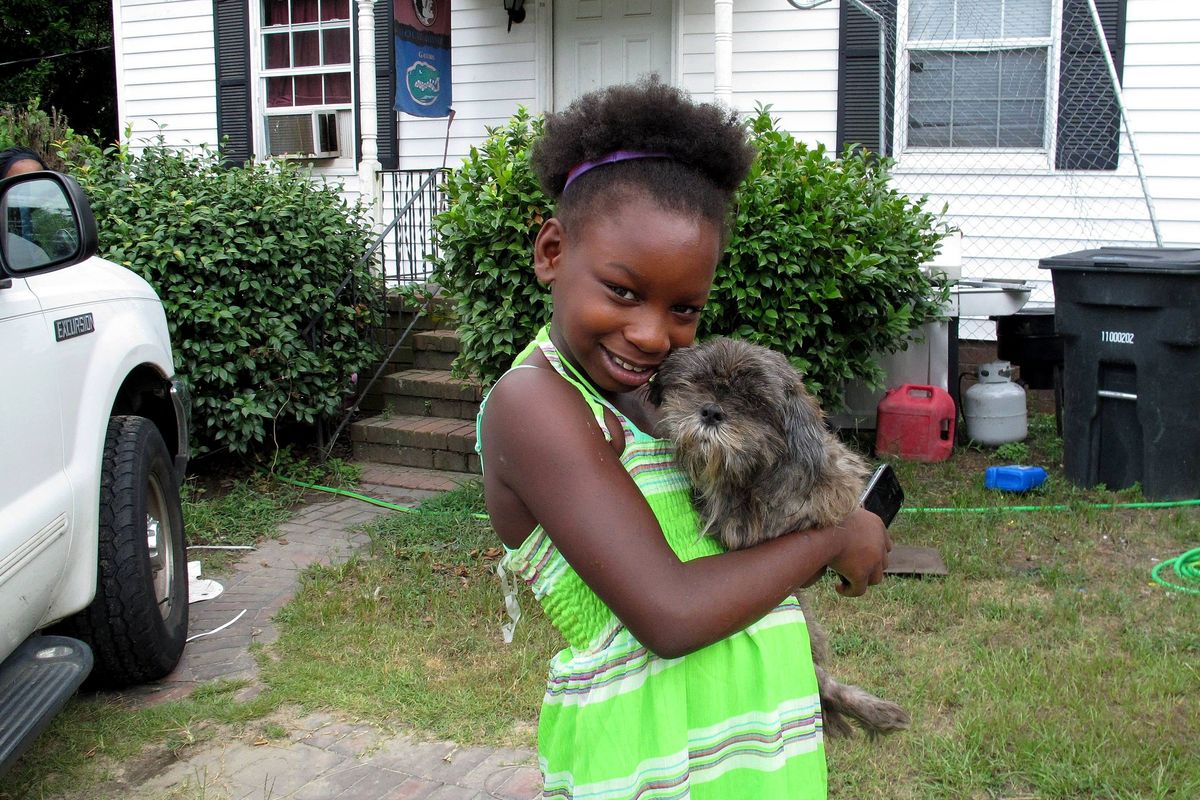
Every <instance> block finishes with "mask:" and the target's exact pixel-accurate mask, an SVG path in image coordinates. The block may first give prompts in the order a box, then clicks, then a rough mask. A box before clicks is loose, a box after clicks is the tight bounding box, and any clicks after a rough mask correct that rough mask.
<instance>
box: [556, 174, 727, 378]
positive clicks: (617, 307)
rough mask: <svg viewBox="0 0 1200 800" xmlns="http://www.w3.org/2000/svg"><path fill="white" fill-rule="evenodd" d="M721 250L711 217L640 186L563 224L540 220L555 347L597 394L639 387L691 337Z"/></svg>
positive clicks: (706, 297) (694, 334)
mask: <svg viewBox="0 0 1200 800" xmlns="http://www.w3.org/2000/svg"><path fill="white" fill-rule="evenodd" d="M720 256H721V241H720V231H719V230H718V228H717V226H715V225H713V224H712V223H711V222H709V221H708V220H705V219H701V218H698V217H692V216H686V215H681V214H679V213H677V212H674V211H665V210H663V209H662V208H661V207H659V206H658V205H656V204H655V203H653V202H652V201H650V200H648V199H646V198H644V197H642V196H640V195H635V196H634V197H633V198H632V199H629V200H626V201H625V202H620V203H614V204H613V211H612V212H611V213H608V214H605V215H604V216H602V217H597V218H594V219H589V220H588V221H587V222H586V224H583V225H578V224H577V225H575V226H574V227H573V229H572V230H570V231H567V230H566V229H565V228H564V227H563V225H562V223H561V222H560V221H559V220H558V219H550V220H547V221H546V223H545V224H544V225H543V226H542V229H541V232H540V233H539V234H538V238H537V242H536V243H535V245H534V268H535V270H536V272H537V276H538V280H540V281H541V282H542V283H544V284H547V285H548V286H550V289H551V294H552V296H553V298H554V316H553V318H552V321H551V323H550V338H551V340H552V341H553V342H554V346H555V347H556V348H557V349H558V351H559V352H560V353H561V354H562V356H563V357H564V358H566V359H568V360H569V361H570V362H571V363H572V364H573V365H574V366H575V367H576V368H578V369H579V370H580V371H582V372H583V373H584V374H585V375H587V376H588V377H589V378H590V379H591V381H592V383H593V384H595V386H596V387H597V388H598V389H599V390H600V391H601V392H602V393H605V394H618V393H622V392H628V391H631V390H633V389H636V388H638V387H639V386H643V385H644V384H645V383H646V382H647V381H648V380H650V377H651V375H653V374H654V370H655V368H657V367H658V365H659V364H661V363H662V361H663V359H665V358H666V357H667V354H668V353H669V352H670V351H671V350H672V349H673V348H676V347H687V346H688V345H690V344H691V343H692V341H693V340H694V339H695V337H696V325H697V324H698V323H699V321H700V309H701V308H702V307H703V306H704V303H705V301H706V300H707V299H708V292H709V289H710V288H711V287H712V280H713V273H714V272H715V271H716V267H717V262H718V260H719V259H720Z"/></svg>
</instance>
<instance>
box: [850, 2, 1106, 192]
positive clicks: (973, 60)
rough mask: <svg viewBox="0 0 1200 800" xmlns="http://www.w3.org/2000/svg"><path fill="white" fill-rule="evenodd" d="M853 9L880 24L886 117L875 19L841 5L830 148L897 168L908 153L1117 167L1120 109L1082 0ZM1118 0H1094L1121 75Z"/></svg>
mask: <svg viewBox="0 0 1200 800" xmlns="http://www.w3.org/2000/svg"><path fill="white" fill-rule="evenodd" d="M860 2H861V3H862V4H865V5H867V6H868V7H870V8H871V9H873V10H874V11H876V12H877V13H878V14H879V15H881V16H882V18H883V25H884V26H885V29H886V30H885V35H886V42H887V47H886V48H885V50H884V54H883V58H884V64H883V66H884V71H883V75H884V81H885V87H884V88H885V93H884V94H885V100H884V112H885V113H884V114H883V115H882V117H881V115H880V111H879V110H880V92H879V80H880V79H879V74H880V71H879V67H880V53H879V47H878V33H879V24H878V23H877V22H876V20H874V19H872V17H871V16H869V15H867V14H864V13H863V12H862V11H861V10H860V9H859V8H857V5H858V4H856V3H854V2H850V0H843V3H842V10H841V42H840V48H839V49H840V59H839V65H840V70H839V87H838V88H839V96H838V146H839V148H841V147H842V146H843V145H844V144H845V143H847V142H849V143H857V144H861V145H863V146H865V147H867V148H869V149H871V150H873V151H882V152H884V153H887V154H890V155H898V156H899V157H900V159H901V161H902V162H903V154H904V153H905V152H913V151H924V152H931V151H932V152H936V151H945V152H948V153H953V152H987V151H1002V152H1010V153H1016V152H1029V153H1041V154H1042V156H1041V157H1042V158H1043V159H1044V160H1045V161H1044V163H1053V166H1054V168H1056V169H1060V170H1112V169H1115V168H1116V166H1117V154H1118V133H1119V127H1118V126H1119V111H1118V108H1117V105H1116V101H1115V93H1114V92H1113V89H1112V86H1111V84H1110V82H1109V80H1108V73H1107V67H1106V65H1105V62H1104V54H1103V50H1102V49H1101V48H1102V47H1103V45H1102V44H1101V43H1100V42H1099V40H1098V39H1097V37H1096V35H1095V32H1094V27H1093V24H1092V18H1091V14H1090V9H1089V6H1088V0H899V2H897V0H860ZM1125 2H1126V0H1097V8H1098V11H1099V12H1100V17H1101V22H1102V25H1103V27H1104V29H1105V34H1106V37H1107V39H1108V42H1109V45H1110V47H1111V48H1112V52H1113V57H1114V61H1115V63H1116V65H1117V69H1118V75H1119V74H1120V69H1121V65H1122V57H1121V56H1122V53H1123V48H1124V27H1125V24H1124V23H1125ZM1055 79H1057V80H1055ZM1056 86H1057V92H1055V87H1056ZM893 111H894V112H895V117H896V118H895V120H893ZM1051 155H1052V156H1053V159H1052V162H1051V159H1050V156H1051Z"/></svg>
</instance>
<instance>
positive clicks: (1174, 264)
mask: <svg viewBox="0 0 1200 800" xmlns="http://www.w3.org/2000/svg"><path fill="white" fill-rule="evenodd" d="M1038 267H1039V268H1041V269H1051V270H1054V269H1061V270H1074V271H1081V270H1086V271H1089V272H1097V271H1101V272H1104V271H1113V272H1144V273H1153V274H1156V275H1161V274H1162V273H1165V272H1170V273H1173V274H1177V275H1200V248H1198V247H1101V248H1099V249H1098V250H1080V251H1079V252H1076V253H1066V254H1064V255H1061V256H1051V257H1049V258H1043V259H1042V260H1041V261H1039V262H1038Z"/></svg>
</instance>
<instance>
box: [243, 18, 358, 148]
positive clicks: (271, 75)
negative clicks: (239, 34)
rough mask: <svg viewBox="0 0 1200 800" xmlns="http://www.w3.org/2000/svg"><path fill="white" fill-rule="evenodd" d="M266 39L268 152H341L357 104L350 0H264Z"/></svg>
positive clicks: (263, 83)
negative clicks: (353, 91)
mask: <svg viewBox="0 0 1200 800" xmlns="http://www.w3.org/2000/svg"><path fill="white" fill-rule="evenodd" d="M261 43H262V47H261V56H260V63H259V77H260V81H259V84H258V85H259V86H260V87H261V89H262V97H263V98H264V103H263V105H264V106H265V127H264V133H265V137H264V138H265V142H266V147H265V150H266V153H268V154H270V155H274V156H286V155H292V156H299V157H319V158H332V157H336V156H338V155H341V152H340V148H339V141H341V140H344V139H346V138H348V136H339V133H340V129H341V128H342V127H343V126H344V125H345V126H348V125H349V121H350V114H351V109H352V103H353V96H352V94H351V86H352V84H353V81H352V75H351V69H352V62H353V59H352V57H351V47H350V0H263V1H262V25H261ZM348 133H349V131H347V134H348Z"/></svg>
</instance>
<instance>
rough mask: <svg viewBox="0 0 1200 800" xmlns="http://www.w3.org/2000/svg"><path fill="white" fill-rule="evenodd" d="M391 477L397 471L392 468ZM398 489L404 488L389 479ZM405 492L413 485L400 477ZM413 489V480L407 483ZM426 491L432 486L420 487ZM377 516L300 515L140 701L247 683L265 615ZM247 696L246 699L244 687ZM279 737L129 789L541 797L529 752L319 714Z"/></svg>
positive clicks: (356, 512)
mask: <svg viewBox="0 0 1200 800" xmlns="http://www.w3.org/2000/svg"><path fill="white" fill-rule="evenodd" d="M397 469H402V468H397ZM388 482H389V483H403V482H405V481H388ZM407 482H408V483H410V484H411V483H413V481H411V480H409V481H407ZM382 483H383V482H381V485H366V486H363V487H362V491H364V492H365V493H367V494H370V495H373V496H375V497H381V498H385V499H388V500H391V501H393V502H399V503H416V502H419V501H420V500H421V499H424V498H426V497H429V496H432V495H433V494H434V493H435V492H433V491H426V490H412V489H401V488H396V487H395V486H387V485H382ZM418 485H420V484H419V482H418ZM430 488H434V487H432V486H431V487H430ZM383 513H386V509H383V508H381V507H378V506H373V505H369V504H367V503H363V502H362V501H358V500H353V499H350V498H339V497H332V496H331V499H329V500H325V501H319V502H316V503H313V504H311V505H308V506H305V507H304V508H303V509H301V510H300V511H299V512H298V513H297V514H296V515H295V516H294V517H293V518H292V519H291V520H290V521H288V522H287V523H285V524H284V525H283V526H281V530H280V534H281V535H280V537H279V538H278V539H277V540H274V541H268V542H264V543H263V544H262V545H261V546H260V547H259V549H258V550H256V551H254V552H252V553H249V554H248V555H247V556H246V557H245V558H243V559H242V560H241V562H240V563H239V564H238V566H237V567H236V569H235V571H234V572H233V574H232V575H226V576H223V577H221V578H220V579H219V580H220V582H221V584H222V585H223V586H224V592H223V593H222V594H221V595H220V596H219V597H217V598H215V599H213V600H206V601H203V602H199V603H193V604H192V605H191V607H190V609H189V610H190V616H189V620H188V624H189V635H192V636H194V635H195V634H197V633H203V632H205V631H211V630H215V629H217V628H219V627H220V626H221V625H224V624H225V623H227V622H229V621H230V620H232V619H233V618H234V617H235V616H236V615H237V614H239V613H240V612H241V611H242V610H243V609H244V610H245V612H246V613H245V614H244V615H242V616H241V617H240V618H239V619H238V620H237V622H234V623H233V624H231V625H229V626H228V627H227V628H224V629H223V630H221V631H219V632H217V633H214V634H212V635H210V636H204V637H201V638H199V639H196V640H194V641H192V642H189V643H188V645H187V648H186V649H185V651H184V656H183V660H182V661H181V662H180V664H179V666H178V667H177V668H176V670H175V671H174V672H173V673H172V674H171V675H169V676H168V677H167V678H166V679H165V680H164V681H162V682H161V683H160V684H159V685H158V686H156V687H153V688H152V689H151V690H150V691H149V692H147V693H144V694H143V695H142V699H143V701H146V702H161V701H163V700H168V699H175V698H179V697H184V696H186V695H188V694H189V693H190V692H191V691H192V689H194V688H195V687H196V685H198V684H199V683H201V682H206V681H211V680H216V679H220V678H243V679H249V680H250V681H252V682H253V681H254V679H255V678H256V677H257V673H258V668H257V665H256V663H255V661H254V658H253V657H252V656H251V655H250V653H249V650H248V648H249V646H250V644H251V643H252V642H263V643H269V642H273V641H275V639H276V638H277V637H278V631H277V630H276V628H275V625H274V623H273V622H272V617H273V616H274V615H275V613H276V612H278V611H279V609H281V608H283V606H284V605H286V604H287V602H288V601H289V600H290V599H291V598H292V596H293V595H294V594H295V590H296V584H297V581H298V579H299V575H300V572H301V571H302V570H303V569H304V568H305V567H307V566H309V565H310V564H315V563H319V564H326V565H331V564H338V563H341V562H343V561H345V560H346V559H347V558H349V557H350V555H351V554H352V553H354V551H356V550H358V549H359V548H362V547H364V546H365V545H366V544H367V541H368V539H367V536H366V534H365V533H362V532H361V531H356V530H352V529H353V528H355V527H356V526H358V525H360V524H361V523H363V522H367V521H369V520H371V519H374V518H375V517H377V516H379V515H380V514H383ZM245 691H248V692H250V693H252V692H254V691H255V687H254V686H253V685H251V687H249V689H248V690H245ZM284 727H285V728H287V729H288V731H289V733H288V736H287V737H286V738H280V739H273V740H269V741H268V740H263V741H260V742H257V743H252V742H248V741H227V742H223V743H217V744H208V745H205V746H203V747H200V748H198V749H196V750H195V751H194V752H193V751H185V755H184V757H183V758H182V759H181V760H178V761H175V762H174V763H172V764H170V765H169V766H167V767H166V768H164V769H163V770H161V771H159V772H158V774H156V775H155V776H154V777H153V778H151V779H150V780H149V781H147V782H145V783H143V784H141V786H140V787H139V788H138V792H137V796H138V797H139V798H143V797H144V798H175V797H186V798H193V797H196V798H203V800H334V798H338V799H339V800H341V799H343V798H345V799H349V798H353V799H354V800H485V799H487V798H497V799H498V800H530V798H534V797H540V796H541V776H540V774H539V773H538V770H537V766H536V757H535V755H534V753H533V752H531V751H529V750H511V749H495V748H486V747H459V746H458V745H456V744H455V743H453V742H425V741H419V740H417V739H414V738H411V737H409V736H397V737H390V738H389V737H383V736H382V735H381V734H380V733H379V731H378V730H377V729H376V728H374V727H373V726H370V725H366V724H361V723H354V722H350V721H347V720H345V719H343V718H340V717H338V716H336V715H334V714H328V713H320V714H314V715H310V716H307V717H302V718H298V719H295V720H289V721H288V723H287V724H286V725H285V726H284Z"/></svg>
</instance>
